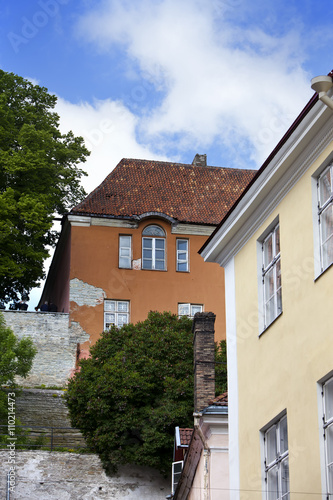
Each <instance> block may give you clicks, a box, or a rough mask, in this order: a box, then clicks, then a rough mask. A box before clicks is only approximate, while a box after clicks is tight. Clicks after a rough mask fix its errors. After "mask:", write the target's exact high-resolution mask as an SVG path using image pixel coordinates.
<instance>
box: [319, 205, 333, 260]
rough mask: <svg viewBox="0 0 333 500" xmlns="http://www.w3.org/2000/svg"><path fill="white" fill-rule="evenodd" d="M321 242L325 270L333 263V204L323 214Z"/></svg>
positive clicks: (321, 219)
mask: <svg viewBox="0 0 333 500" xmlns="http://www.w3.org/2000/svg"><path fill="white" fill-rule="evenodd" d="M320 221H321V240H322V252H323V268H324V269H325V268H326V267H328V266H329V265H330V264H331V263H332V262H333V204H330V205H329V206H328V207H327V208H326V209H325V210H324V211H323V213H322V214H321V218H320Z"/></svg>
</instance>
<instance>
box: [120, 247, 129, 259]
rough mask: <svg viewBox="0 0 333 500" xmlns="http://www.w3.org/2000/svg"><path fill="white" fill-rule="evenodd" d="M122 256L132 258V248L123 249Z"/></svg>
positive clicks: (121, 250)
mask: <svg viewBox="0 0 333 500" xmlns="http://www.w3.org/2000/svg"><path fill="white" fill-rule="evenodd" d="M120 255H121V256H122V257H130V256H131V249H130V248H121V249H120Z"/></svg>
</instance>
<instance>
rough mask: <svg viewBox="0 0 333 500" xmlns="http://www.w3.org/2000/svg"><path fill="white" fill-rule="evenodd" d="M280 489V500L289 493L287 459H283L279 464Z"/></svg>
mask: <svg viewBox="0 0 333 500" xmlns="http://www.w3.org/2000/svg"><path fill="white" fill-rule="evenodd" d="M281 488H282V498H287V497H286V495H287V494H288V493H289V459H288V458H285V459H284V460H282V462H281Z"/></svg>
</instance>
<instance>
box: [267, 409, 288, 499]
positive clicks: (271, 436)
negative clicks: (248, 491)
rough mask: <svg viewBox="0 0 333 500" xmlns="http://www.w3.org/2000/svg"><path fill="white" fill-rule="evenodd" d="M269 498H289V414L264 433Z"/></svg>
mask: <svg viewBox="0 0 333 500" xmlns="http://www.w3.org/2000/svg"><path fill="white" fill-rule="evenodd" d="M264 442H265V484H266V499H267V500H289V497H290V492H289V451H288V429H287V416H286V415H284V416H283V417H282V418H280V419H279V420H277V421H276V422H275V423H274V424H273V425H272V426H270V427H269V428H268V429H267V431H266V432H265V435H264Z"/></svg>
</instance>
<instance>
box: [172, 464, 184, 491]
mask: <svg viewBox="0 0 333 500" xmlns="http://www.w3.org/2000/svg"><path fill="white" fill-rule="evenodd" d="M183 465H184V461H183V460H180V461H179V462H172V474H171V477H172V483H171V492H172V495H173V494H174V493H175V491H176V488H177V484H178V482H179V479H180V476H181V475H182V471H183ZM176 468H180V471H177V472H175V469H176Z"/></svg>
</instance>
